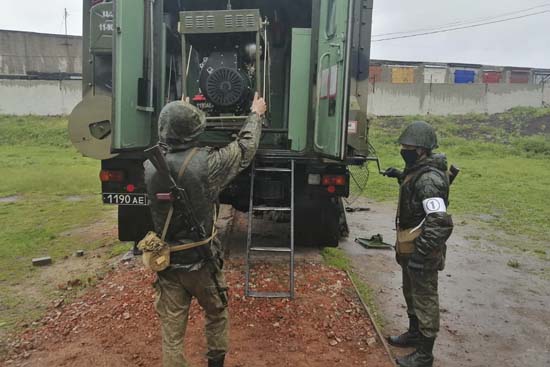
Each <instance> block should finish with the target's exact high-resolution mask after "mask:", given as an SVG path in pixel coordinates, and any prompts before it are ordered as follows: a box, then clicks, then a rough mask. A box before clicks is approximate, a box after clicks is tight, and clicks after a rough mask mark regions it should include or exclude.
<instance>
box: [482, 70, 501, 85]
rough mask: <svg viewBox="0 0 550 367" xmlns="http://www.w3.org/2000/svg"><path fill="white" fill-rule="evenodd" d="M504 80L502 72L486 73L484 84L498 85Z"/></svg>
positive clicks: (484, 73)
mask: <svg viewBox="0 0 550 367" xmlns="http://www.w3.org/2000/svg"><path fill="white" fill-rule="evenodd" d="M501 80H502V72H500V71H484V72H483V83H486V84H498V83H500V81H501Z"/></svg>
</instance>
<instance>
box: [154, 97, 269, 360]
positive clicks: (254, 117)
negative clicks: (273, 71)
mask: <svg viewBox="0 0 550 367" xmlns="http://www.w3.org/2000/svg"><path fill="white" fill-rule="evenodd" d="M265 113H266V104H265V101H264V100H263V98H259V97H258V94H256V96H255V97H254V102H253V103H252V113H251V114H250V116H249V117H248V120H247V121H246V123H245V124H244V126H243V128H242V129H241V131H240V133H239V134H238V137H237V138H236V139H235V141H233V142H232V143H230V144H229V145H227V146H225V147H223V148H210V147H204V148H198V143H197V139H198V137H199V136H200V135H201V133H202V132H203V131H204V130H205V126H206V118H205V116H204V114H203V112H202V111H200V110H199V109H198V108H196V107H194V106H193V105H191V104H189V103H188V100H187V101H185V102H184V101H181V102H180V101H178V102H171V103H169V104H168V105H166V106H165V107H164V108H163V110H162V111H161V113H160V116H159V140H160V144H161V145H163V146H164V148H165V150H166V154H165V160H166V162H167V164H168V167H169V169H170V171H171V175H172V177H178V178H177V184H178V186H179V187H181V188H183V189H185V191H186V192H187V194H188V197H189V201H190V204H191V205H190V206H191V207H192V209H193V214H194V216H195V218H196V220H197V222H199V223H200V225H201V228H204V229H206V232H207V233H206V235H207V238H209V239H211V240H209V241H208V242H207V244H206V245H204V246H209V247H210V250H211V251H208V253H209V254H210V255H209V256H210V258H208V259H207V258H205V252H204V251H202V250H204V248H201V246H199V247H195V248H192V249H188V250H184V251H178V252H173V253H172V254H171V259H170V266H169V267H168V268H167V269H166V270H163V271H161V272H159V273H157V275H158V276H157V280H156V282H155V284H154V287H155V290H156V299H155V308H156V310H157V314H158V316H159V318H160V321H161V327H162V354H163V357H162V358H163V366H164V367H183V366H188V364H187V363H186V361H185V359H184V356H183V341H184V336H185V329H186V326H187V317H188V313H189V306H190V304H191V300H192V298H193V297H195V298H196V299H197V301H198V303H199V304H200V305H201V306H202V308H203V309H204V311H205V314H206V339H207V345H208V352H207V354H206V356H207V358H208V366H209V367H223V365H224V359H225V354H226V352H227V348H228V339H227V332H228V312H227V286H226V283H225V279H224V276H223V273H222V272H221V270H220V269H221V267H222V265H223V260H222V256H223V254H222V249H221V247H220V243H219V242H218V241H217V239H216V238H215V224H214V223H215V216H216V207H217V203H218V196H219V194H220V192H221V191H222V190H223V189H224V188H225V187H226V186H227V185H228V184H229V183H230V182H231V180H233V178H235V176H237V174H238V173H239V172H241V171H242V170H244V169H245V168H246V167H248V166H249V164H250V162H251V161H252V159H253V158H254V155H255V154H256V150H257V148H258V145H259V141H260V135H261V130H262V124H263V122H264V115H265ZM183 167H186V168H185V169H184V168H183ZM181 171H184V173H183V174H182V175H179V173H180V172H181ZM145 183H146V185H147V192H148V197H149V200H150V208H151V213H152V217H153V222H154V226H155V231H156V232H157V233H161V232H162V231H163V227H164V224H165V221H166V219H167V217H168V213H169V212H170V211H171V210H170V207H171V206H172V204H171V203H170V202H166V201H161V200H159V199H158V198H157V195H156V194H158V193H166V192H169V191H170V183H169V182H167V180H166V178H165V177H163V176H162V175H160V174H159V172H157V170H156V169H155V167H154V166H153V164H152V163H151V162H150V161H147V162H146V163H145ZM179 204H181V203H179ZM173 208H174V209H173V213H172V215H171V221H170V222H169V226H168V229H167V231H166V237H165V242H167V243H168V244H169V245H170V246H176V245H182V244H184V245H185V244H189V243H197V242H196V241H198V240H202V239H197V238H196V234H195V233H193V230H192V227H191V225H190V224H189V222H190V220H189V218H186V214H185V211H184V210H183V209H182V208H181V205H178V203H177V202H176V203H174V206H173ZM208 236H210V237H208ZM208 261H215V263H216V266H217V269H218V270H220V271H216V272H212V271H211V270H210V266H207V265H210V263H207V262H208Z"/></svg>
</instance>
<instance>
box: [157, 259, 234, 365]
mask: <svg viewBox="0 0 550 367" xmlns="http://www.w3.org/2000/svg"><path fill="white" fill-rule="evenodd" d="M217 277H218V283H219V284H220V286H222V287H224V288H225V287H226V283H225V279H224V276H223V273H222V272H219V273H218V275H217ZM154 287H155V290H156V298H155V308H156V310H157V314H158V316H159V318H160V322H161V328H162V365H163V366H164V367H188V366H189V364H188V363H187V362H186V361H185V358H184V356H183V341H184V337H185V330H186V328H187V318H188V315H189V306H190V304H191V300H192V299H193V297H195V298H197V301H198V302H199V304H200V305H201V307H202V308H203V309H204V311H205V313H206V342H207V345H208V352H207V353H206V356H207V358H208V359H213V360H216V359H218V358H220V357H222V356H223V355H225V354H226V352H227V348H228V329H229V317H228V311H227V308H226V307H224V305H223V303H222V300H221V298H220V295H219V293H218V290H217V288H216V286H215V284H214V281H213V279H212V275H211V274H210V272H209V270H208V269H207V268H206V267H203V268H201V269H200V270H198V271H190V272H187V271H182V270H177V269H174V270H168V271H165V272H162V273H159V274H158V279H157V281H156V282H155V284H154Z"/></svg>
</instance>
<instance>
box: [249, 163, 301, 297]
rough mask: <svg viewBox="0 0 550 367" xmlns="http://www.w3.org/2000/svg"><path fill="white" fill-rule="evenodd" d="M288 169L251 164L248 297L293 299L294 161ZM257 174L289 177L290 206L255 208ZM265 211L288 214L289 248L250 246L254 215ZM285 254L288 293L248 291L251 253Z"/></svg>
mask: <svg viewBox="0 0 550 367" xmlns="http://www.w3.org/2000/svg"><path fill="white" fill-rule="evenodd" d="M289 163H290V164H289V166H290V167H288V168H280V167H256V162H253V163H252V171H251V174H250V204H249V211H248V236H247V239H246V284H245V294H246V296H248V297H256V298H290V299H293V298H294V167H295V164H294V161H293V160H291V161H290V162H289ZM258 172H274V173H280V174H282V175H290V177H289V179H290V190H291V193H290V206H288V207H269V206H255V204H254V183H255V179H256V176H257V174H258ZM262 211H264V212H267V211H278V212H288V213H290V247H274V246H262V247H259V246H253V244H252V223H253V221H254V213H256V212H262ZM262 252H263V253H287V254H288V255H289V270H290V274H289V291H288V292H259V291H253V290H251V289H250V265H251V255H252V254H253V253H262Z"/></svg>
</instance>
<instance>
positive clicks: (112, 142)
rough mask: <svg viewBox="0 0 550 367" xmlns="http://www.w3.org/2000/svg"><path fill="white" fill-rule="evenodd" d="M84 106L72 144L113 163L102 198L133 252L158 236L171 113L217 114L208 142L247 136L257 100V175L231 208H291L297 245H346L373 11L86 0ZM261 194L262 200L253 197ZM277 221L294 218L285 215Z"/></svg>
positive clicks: (353, 0) (303, 2)
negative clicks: (161, 127)
mask: <svg viewBox="0 0 550 367" xmlns="http://www.w3.org/2000/svg"><path fill="white" fill-rule="evenodd" d="M83 14H84V16H83V53H84V55H83V71H82V73H83V93H82V94H83V100H82V102H81V103H79V104H78V105H77V106H76V107H75V109H74V111H73V112H72V114H71V116H70V122H69V132H70V137H71V140H72V142H73V143H74V145H75V146H76V147H77V149H78V150H79V151H80V152H81V153H82V154H83V155H85V156H88V157H92V158H95V159H98V160H101V172H100V175H99V178H100V180H101V187H102V200H103V202H104V203H105V204H110V205H117V206H118V233H119V239H120V240H121V241H134V242H136V241H139V240H140V239H141V238H143V236H144V235H145V234H146V233H147V231H149V230H150V229H151V228H152V222H151V216H150V213H149V209H148V207H147V204H148V203H147V196H146V194H145V193H146V189H145V185H144V177H143V162H144V160H145V159H146V157H145V154H144V150H146V149H147V148H149V147H151V146H153V145H155V144H156V143H157V141H158V136H157V120H158V116H159V113H160V111H161V109H162V107H163V106H164V105H165V104H166V103H168V102H170V101H175V100H180V99H181V98H182V96H186V97H189V99H190V101H191V103H193V104H194V105H196V106H197V107H198V108H200V109H201V110H202V111H204V113H205V114H206V116H207V130H206V132H205V133H204V134H203V135H202V136H201V139H200V140H201V144H203V145H209V146H222V145H224V144H227V143H228V142H229V141H230V140H231V139H232V136H233V135H234V134H235V133H236V132H238V131H239V129H240V127H241V126H242V124H243V122H244V120H245V119H246V116H247V115H248V113H249V111H250V104H251V101H252V97H253V95H254V93H255V92H258V93H259V94H260V95H261V96H263V97H264V98H265V99H266V101H267V103H268V106H269V112H268V116H267V123H266V126H264V129H263V135H262V139H261V144H260V149H259V151H258V154H257V157H256V163H255V164H256V165H257V166H262V165H263V166H266V165H267V166H270V167H289V164H292V166H293V167H294V168H293V171H294V182H293V183H292V184H291V182H290V180H288V179H287V178H285V177H284V175H280V174H279V173H278V172H264V174H262V175H261V176H257V177H256V178H255V184H254V189H253V194H252V195H250V193H251V182H252V181H251V180H250V176H251V172H250V170H248V171H245V172H243V173H242V174H241V175H240V176H239V177H237V178H236V179H235V180H234V182H233V183H232V184H231V185H230V186H229V187H228V188H227V189H226V190H225V191H224V192H223V194H222V195H221V197H220V201H221V203H223V204H229V205H232V206H233V207H234V208H236V209H237V210H240V211H248V210H249V209H250V205H251V204H250V203H251V202H254V205H263V206H265V207H267V208H268V207H281V206H284V203H285V202H288V201H289V200H290V198H291V197H292V198H293V205H294V218H295V228H296V230H295V236H296V237H295V238H296V243H297V244H312V245H322V246H337V245H338V240H339V238H340V237H341V236H342V235H343V234H345V232H346V228H347V225H346V221H345V211H344V210H343V205H342V198H345V197H347V196H348V195H349V191H350V173H349V167H350V166H354V165H356V166H361V165H364V164H365V163H366V161H367V155H368V154H367V153H368V152H367V147H368V143H367V140H368V121H367V114H366V107H367V94H366V93H360V91H361V90H366V89H367V88H360V85H361V84H362V83H367V82H368V71H369V57H370V37H371V23H372V0H278V1H266V0H84V1H83ZM250 196H253V197H252V198H251V197H250ZM278 219H279V220H281V219H282V220H284V213H280V215H279V216H278Z"/></svg>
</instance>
